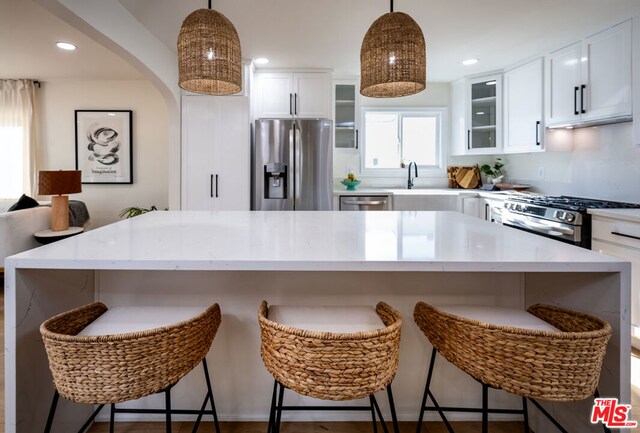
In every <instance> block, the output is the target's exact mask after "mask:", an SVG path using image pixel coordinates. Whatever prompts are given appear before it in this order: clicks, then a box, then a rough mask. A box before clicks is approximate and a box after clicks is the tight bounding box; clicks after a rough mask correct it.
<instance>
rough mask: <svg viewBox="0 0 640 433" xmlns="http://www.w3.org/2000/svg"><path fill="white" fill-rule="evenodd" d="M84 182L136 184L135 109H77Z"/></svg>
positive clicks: (78, 158) (78, 166)
mask: <svg viewBox="0 0 640 433" xmlns="http://www.w3.org/2000/svg"><path fill="white" fill-rule="evenodd" d="M75 120H76V170H82V183H106V184H110V183H111V184H114V183H115V184H131V183H133V140H132V137H133V131H132V111H131V110H75Z"/></svg>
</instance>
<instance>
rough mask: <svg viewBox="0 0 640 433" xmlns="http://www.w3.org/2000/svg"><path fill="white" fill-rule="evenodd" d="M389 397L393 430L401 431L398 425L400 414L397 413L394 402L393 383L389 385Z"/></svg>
mask: <svg viewBox="0 0 640 433" xmlns="http://www.w3.org/2000/svg"><path fill="white" fill-rule="evenodd" d="M387 398H388V399H389V409H390V410H391V422H392V423H393V432H394V433H400V426H399V425H398V416H397V415H396V405H395V403H394V402H393V391H391V384H389V386H387Z"/></svg>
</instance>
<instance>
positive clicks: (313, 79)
mask: <svg viewBox="0 0 640 433" xmlns="http://www.w3.org/2000/svg"><path fill="white" fill-rule="evenodd" d="M255 80H256V81H255V97H256V105H255V107H256V108H255V111H256V113H255V114H256V116H255V117H256V118H288V117H292V116H295V117H299V118H305V119H321V118H324V119H329V118H331V111H332V110H331V74H329V73H325V72H256V73H255Z"/></svg>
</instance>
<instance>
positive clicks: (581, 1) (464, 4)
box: [0, 0, 640, 82]
mask: <svg viewBox="0 0 640 433" xmlns="http://www.w3.org/2000/svg"><path fill="white" fill-rule="evenodd" d="M103 1H118V0H103ZM119 1H120V3H122V4H123V5H124V6H125V7H126V8H127V9H128V10H129V11H130V12H131V13H132V14H133V15H134V16H135V17H136V18H137V19H138V20H139V21H140V22H141V23H142V24H143V25H144V26H145V27H147V28H148V29H149V30H150V31H151V32H152V33H153V34H154V35H155V36H156V37H158V38H159V39H160V40H161V41H162V42H163V43H164V44H165V45H166V46H167V47H169V48H170V49H171V50H173V51H176V40H177V36H178V32H179V29H180V25H181V23H182V20H183V19H184V17H186V16H187V15H188V14H189V13H190V12H192V11H193V10H195V9H198V8H202V7H206V3H207V2H206V1H205V0H197V1H196V0H119ZM213 7H214V8H215V9H217V10H219V11H220V12H222V13H224V14H225V15H226V16H227V17H228V18H229V19H231V21H232V22H233V23H234V24H235V26H236V29H237V30H238V33H239V34H240V40H241V43H242V49H243V57H244V58H247V59H250V58H256V57H261V56H264V57H268V58H269V59H270V60H271V62H270V63H269V65H267V66H266V67H268V68H330V69H333V70H334V71H335V72H336V73H337V74H348V75H356V74H359V53H360V44H361V42H362V37H363V36H364V34H365V33H366V31H367V29H368V28H369V25H370V24H371V23H372V22H373V21H374V20H375V19H376V18H377V17H378V16H380V15H382V14H383V13H385V12H386V11H387V10H388V7H389V4H388V2H386V1H381V0H321V1H318V0H213ZM395 9H396V10H398V11H403V12H406V13H409V14H410V15H411V16H412V17H413V18H414V19H415V20H416V21H417V22H418V24H419V25H420V26H421V27H422V29H423V31H424V34H425V38H426V40H427V79H428V80H429V81H431V82H447V81H452V80H455V79H457V78H460V77H462V76H464V75H470V74H476V73H482V72H487V71H492V70H496V69H502V68H505V67H508V66H509V65H511V64H513V63H514V62H518V61H520V60H524V59H526V58H528V57H532V56H534V55H541V54H544V53H545V52H547V51H549V50H553V49H556V48H560V47H562V46H563V45H566V44H568V43H571V42H573V41H575V40H578V39H580V38H582V37H584V36H586V35H588V34H590V33H593V32H595V31H597V30H600V29H602V28H604V27H606V26H608V25H611V24H614V23H616V22H619V21H621V20H623V19H624V18H627V17H630V16H632V15H634V14H637V13H640V1H638V0H533V1H532V0H485V1H482V2H479V1H475V0H449V1H446V2H443V1H435V0H430V1H426V0H396V1H395ZM0 10H1V13H0V41H2V42H0V59H2V61H1V62H0V78H34V79H40V80H55V79H83V80H91V79H95V80H120V79H140V78H142V76H141V74H140V73H139V72H138V71H136V70H135V69H134V68H133V67H132V66H130V65H129V64H128V63H127V62H125V61H124V60H122V59H121V58H120V57H118V56H117V55H115V54H113V53H112V52H111V51H109V50H108V49H106V48H104V47H103V46H102V45H100V44H98V43H96V42H94V41H93V40H91V39H90V38H88V37H87V36H85V35H84V34H83V33H81V32H79V31H77V30H75V29H74V28H72V27H71V26H69V25H68V24H66V23H64V22H63V21H61V20H60V19H58V18H56V17H54V16H53V15H52V14H50V13H49V12H48V11H46V10H44V9H43V8H41V7H40V6H38V5H37V4H35V3H34V2H33V1H32V0H0ZM57 40H68V41H71V42H74V43H76V44H77V45H78V50H76V51H75V52H64V51H61V50H59V49H57V48H56V47H55V45H54V44H55V42H56V41H57ZM470 57H477V58H479V59H480V62H479V63H478V64H477V65H474V66H467V67H465V66H462V65H461V63H460V62H461V61H462V60H463V59H465V58H470ZM7 59H10V60H8V61H7Z"/></svg>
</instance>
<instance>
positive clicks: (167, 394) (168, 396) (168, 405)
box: [164, 387, 171, 433]
mask: <svg viewBox="0 0 640 433" xmlns="http://www.w3.org/2000/svg"><path fill="white" fill-rule="evenodd" d="M164 394H165V412H166V413H167V427H166V431H167V433H171V387H169V388H167V389H165V391H164Z"/></svg>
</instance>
